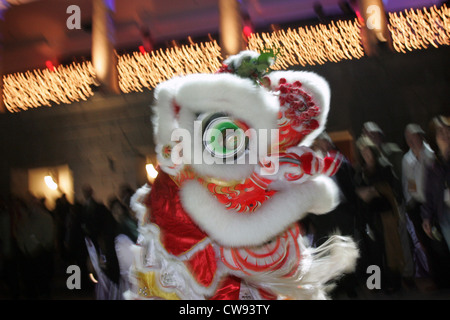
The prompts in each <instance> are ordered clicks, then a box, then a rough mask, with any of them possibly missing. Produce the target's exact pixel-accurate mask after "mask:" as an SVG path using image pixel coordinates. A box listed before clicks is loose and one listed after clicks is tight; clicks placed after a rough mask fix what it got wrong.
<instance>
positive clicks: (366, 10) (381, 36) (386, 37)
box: [358, 0, 392, 56]
mask: <svg viewBox="0 0 450 320" xmlns="http://www.w3.org/2000/svg"><path fill="white" fill-rule="evenodd" d="M358 7H359V11H360V14H361V17H362V18H363V19H364V25H363V26H362V28H361V38H362V43H363V46H364V50H365V52H366V53H367V54H368V55H369V56H370V55H374V54H377V51H378V47H379V45H380V44H381V45H385V46H387V47H389V48H392V39H391V34H390V32H389V28H388V20H387V16H386V11H385V9H384V4H383V1H382V0H358Z"/></svg>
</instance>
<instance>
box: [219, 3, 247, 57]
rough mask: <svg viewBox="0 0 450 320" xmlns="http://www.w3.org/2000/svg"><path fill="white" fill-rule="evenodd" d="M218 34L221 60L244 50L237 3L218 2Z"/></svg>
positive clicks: (239, 9) (240, 18)
mask: <svg viewBox="0 0 450 320" xmlns="http://www.w3.org/2000/svg"><path fill="white" fill-rule="evenodd" d="M219 33H220V46H221V48H222V57H223V58H226V57H228V56H229V55H233V54H236V53H238V52H239V51H241V50H243V49H244V47H245V44H244V39H243V37H242V17H241V7H240V4H239V1H237V0H219Z"/></svg>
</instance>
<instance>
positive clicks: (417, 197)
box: [402, 123, 435, 277]
mask: <svg viewBox="0 0 450 320" xmlns="http://www.w3.org/2000/svg"><path fill="white" fill-rule="evenodd" d="M405 140H406V144H407V145H408V147H409V150H408V152H406V153H405V155H404V156H403V160H402V190H403V198H404V207H405V210H406V213H407V216H408V218H409V221H410V222H411V225H412V226H411V227H410V229H409V233H410V235H411V239H412V240H413V243H414V257H415V262H416V263H415V265H416V275H417V276H420V277H422V276H429V272H430V260H431V259H433V257H432V256H431V255H432V253H433V252H432V250H430V248H429V239H428V237H427V236H426V234H425V232H424V230H423V228H422V218H421V216H420V208H421V206H422V204H423V203H424V202H425V178H426V171H427V169H428V168H429V166H430V165H431V164H432V163H433V161H434V157H435V155H434V152H433V150H432V149H431V147H430V146H429V144H428V143H427V142H426V141H425V132H424V131H423V130H422V128H421V127H420V126H419V125H417V124H415V123H410V124H408V125H407V126H406V127H405Z"/></svg>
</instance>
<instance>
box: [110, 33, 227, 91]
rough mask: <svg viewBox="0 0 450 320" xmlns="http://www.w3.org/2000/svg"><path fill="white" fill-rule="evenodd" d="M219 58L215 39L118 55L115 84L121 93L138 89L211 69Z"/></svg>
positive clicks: (210, 70)
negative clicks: (117, 84)
mask: <svg viewBox="0 0 450 320" xmlns="http://www.w3.org/2000/svg"><path fill="white" fill-rule="evenodd" d="M221 61H222V57H221V54H220V47H219V45H218V44H217V42H216V41H211V42H206V43H200V44H197V43H194V44H190V45H183V46H181V47H178V46H176V47H172V48H168V49H166V50H164V51H163V50H161V49H160V50H157V51H152V52H151V53H141V52H134V53H133V54H125V55H123V56H120V57H119V59H118V65H117V69H118V71H119V86H120V89H121V90H122V92H124V93H128V92H132V91H137V92H142V91H143V90H144V88H146V89H152V88H154V87H155V86H156V85H157V84H159V83H160V82H163V81H165V80H168V79H170V78H172V77H174V76H179V75H186V74H192V73H212V72H215V71H217V70H218V69H219V68H220V66H221Z"/></svg>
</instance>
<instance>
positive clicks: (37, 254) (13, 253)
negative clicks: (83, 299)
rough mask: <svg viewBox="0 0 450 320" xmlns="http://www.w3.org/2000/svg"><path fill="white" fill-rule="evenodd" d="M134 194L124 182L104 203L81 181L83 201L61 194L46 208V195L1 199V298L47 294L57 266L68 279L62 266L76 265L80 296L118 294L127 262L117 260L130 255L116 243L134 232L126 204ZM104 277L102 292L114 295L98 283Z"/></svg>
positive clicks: (134, 223) (45, 296) (129, 240)
mask: <svg viewBox="0 0 450 320" xmlns="http://www.w3.org/2000/svg"><path fill="white" fill-rule="evenodd" d="M133 194H134V190H133V189H132V188H131V187H130V186H128V185H123V186H121V187H120V190H119V192H118V195H117V196H112V197H111V198H110V200H109V201H108V203H107V204H104V203H102V202H100V201H97V200H96V199H95V197H94V190H93V189H92V187H91V186H90V185H85V186H83V198H84V199H83V200H81V201H76V202H75V203H74V204H71V203H70V202H69V201H68V199H67V197H66V195H65V194H62V196H61V197H60V198H58V199H57V200H56V205H55V208H54V210H51V211H50V210H48V209H47V207H46V206H45V199H37V198H36V197H34V196H32V195H29V197H28V199H20V198H18V197H14V196H10V197H8V198H2V199H1V203H0V249H1V251H0V258H1V259H0V297H1V298H7V299H52V298H53V297H54V295H53V289H54V287H55V286H54V281H55V280H56V279H55V276H56V275H57V274H58V272H57V271H59V274H61V273H62V274H64V275H65V277H66V278H68V277H69V275H70V273H68V274H66V269H67V267H68V266H70V265H75V266H77V267H79V271H80V272H79V275H80V279H74V280H73V281H74V285H75V288H76V289H79V291H80V293H82V295H81V294H80V296H88V297H89V296H92V297H94V298H97V299H122V293H123V291H124V290H126V282H127V281H126V279H127V278H126V277H127V274H125V273H126V272H124V271H123V270H125V269H126V270H128V268H129V265H127V266H123V265H121V263H122V262H123V261H128V260H125V258H126V259H130V257H123V256H121V252H120V246H121V245H122V243H123V241H126V244H130V243H135V242H136V240H137V236H138V231H137V221H136V219H135V218H134V215H133V214H132V211H131V210H130V207H129V205H130V198H131V196H132V195H133ZM126 254H128V252H127V253H126ZM127 263H128V264H130V263H131V262H127ZM55 268H61V269H63V270H55ZM76 276H78V274H77V275H76ZM100 278H101V279H100ZM105 279H106V285H107V290H106V291H107V294H113V296H107V295H106V293H105V289H104V288H102V287H103V286H105ZM99 283H100V285H98V284H99ZM114 288H116V289H115V290H114ZM67 290H69V288H67ZM120 291H121V292H120Z"/></svg>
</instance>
